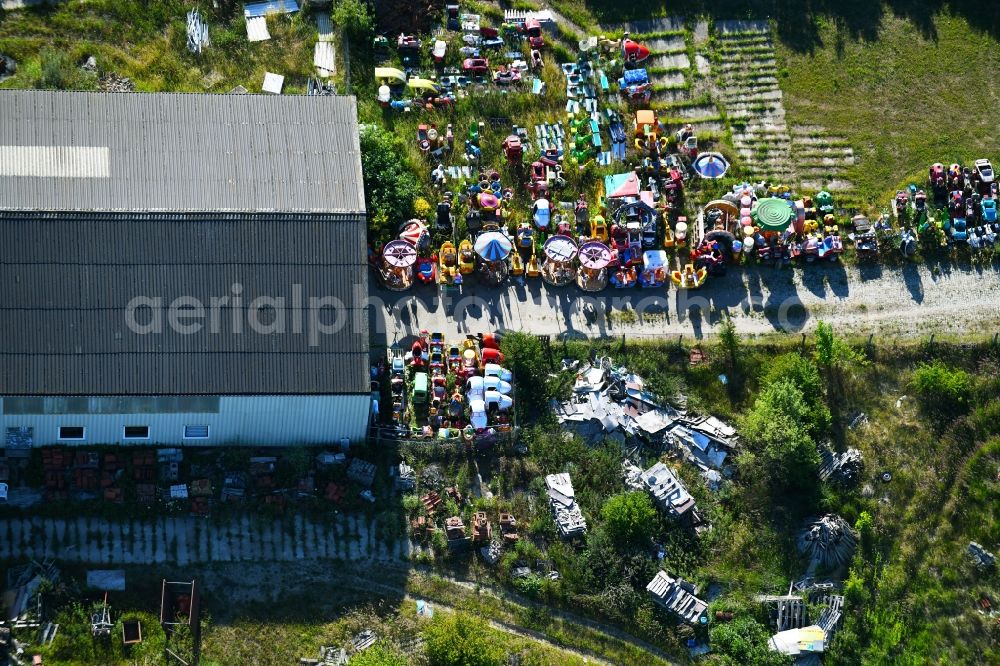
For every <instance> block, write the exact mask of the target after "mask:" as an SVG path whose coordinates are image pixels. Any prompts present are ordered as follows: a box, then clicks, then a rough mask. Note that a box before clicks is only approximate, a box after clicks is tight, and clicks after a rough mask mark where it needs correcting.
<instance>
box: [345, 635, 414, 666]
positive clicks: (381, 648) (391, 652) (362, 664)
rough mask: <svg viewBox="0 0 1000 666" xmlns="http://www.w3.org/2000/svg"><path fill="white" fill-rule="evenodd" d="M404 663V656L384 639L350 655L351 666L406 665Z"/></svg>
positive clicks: (405, 662)
mask: <svg viewBox="0 0 1000 666" xmlns="http://www.w3.org/2000/svg"><path fill="white" fill-rule="evenodd" d="M406 664H407V661H406V657H405V656H403V655H402V654H400V653H399V652H398V651H397V650H396V648H394V647H393V646H392V645H390V644H388V643H386V642H385V641H379V642H378V643H376V644H375V645H372V646H371V647H370V648H368V649H367V650H365V651H364V652H358V653H356V654H354V655H352V656H351V666H406Z"/></svg>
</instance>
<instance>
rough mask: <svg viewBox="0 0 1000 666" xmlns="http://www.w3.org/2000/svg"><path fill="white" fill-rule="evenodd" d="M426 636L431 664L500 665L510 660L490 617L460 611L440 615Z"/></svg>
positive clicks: (425, 631)
mask: <svg viewBox="0 0 1000 666" xmlns="http://www.w3.org/2000/svg"><path fill="white" fill-rule="evenodd" d="M424 639H425V640H426V650H427V660H428V662H429V663H430V665H431V666H500V665H501V664H505V663H506V661H507V660H506V658H505V654H504V649H503V647H502V643H501V642H500V641H497V640H495V639H494V636H493V632H492V631H491V630H490V628H489V626H488V625H487V624H486V621H485V620H483V619H481V618H478V617H474V616H472V615H468V614H466V613H462V612H460V611H456V612H454V613H448V614H445V613H440V614H438V615H436V616H435V617H434V620H433V621H432V622H431V624H430V625H428V627H427V629H425V630H424Z"/></svg>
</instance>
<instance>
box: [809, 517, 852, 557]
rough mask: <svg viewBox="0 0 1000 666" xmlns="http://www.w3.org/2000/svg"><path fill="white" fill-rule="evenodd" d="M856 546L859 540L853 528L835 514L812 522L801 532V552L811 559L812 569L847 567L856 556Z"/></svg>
mask: <svg viewBox="0 0 1000 666" xmlns="http://www.w3.org/2000/svg"><path fill="white" fill-rule="evenodd" d="M856 545H857V539H856V538H855V536H854V531H853V530H851V526H850V525H848V524H847V521H846V520H844V519H843V518H841V517H840V516H837V515H834V514H827V515H825V516H823V517H822V518H818V519H816V520H812V521H810V522H809V523H808V524H807V525H806V526H805V527H804V528H803V529H802V531H801V532H799V538H798V548H799V552H800V553H802V554H803V555H806V556H808V557H809V560H810V562H809V568H810V569H814V568H815V567H817V566H823V567H826V568H828V569H832V568H834V567H838V566H846V565H847V564H848V563H850V561H851V557H852V556H853V555H854V547H855V546H856Z"/></svg>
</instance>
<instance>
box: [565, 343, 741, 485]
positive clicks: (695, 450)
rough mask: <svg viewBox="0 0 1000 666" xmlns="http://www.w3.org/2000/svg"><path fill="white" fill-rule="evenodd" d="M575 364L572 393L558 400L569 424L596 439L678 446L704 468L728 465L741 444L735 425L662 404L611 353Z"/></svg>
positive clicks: (569, 364)
mask: <svg viewBox="0 0 1000 666" xmlns="http://www.w3.org/2000/svg"><path fill="white" fill-rule="evenodd" d="M575 366H576V362H575V361H564V362H563V367H564V368H566V369H576V370H577V377H576V382H575V383H574V386H573V396H572V398H571V399H570V400H568V401H566V402H563V403H561V404H560V403H558V402H555V403H553V409H554V410H555V413H556V417H557V418H558V419H559V423H560V424H561V425H562V426H563V427H564V428H566V429H567V430H570V431H572V432H574V433H576V434H577V435H579V436H580V437H582V438H583V439H584V440H586V441H588V442H590V443H597V442H599V441H601V440H603V439H605V438H610V439H614V440H617V441H618V442H620V443H621V444H622V445H628V446H630V447H631V446H649V447H651V448H652V449H654V450H655V451H663V450H671V451H676V452H677V453H678V454H680V455H681V456H682V457H684V458H685V459H686V460H688V461H689V462H691V463H692V464H694V465H696V466H698V468H699V469H701V470H702V472H703V473H705V472H708V471H710V470H721V469H723V464H724V462H725V460H726V457H727V456H728V455H729V453H730V452H731V451H732V450H733V448H734V447H735V446H736V445H737V443H738V437H737V434H736V431H735V430H734V429H733V428H732V427H731V426H729V425H728V424H726V423H723V422H722V421H720V420H719V419H717V418H715V417H712V416H695V415H691V414H688V413H687V412H685V411H680V410H677V409H674V408H673V407H671V406H670V405H666V404H663V403H661V402H660V401H659V400H658V399H657V398H656V396H654V395H653V394H652V393H650V392H649V391H647V390H646V388H645V381H644V380H643V378H642V377H640V376H639V375H636V374H634V373H630V372H629V371H628V369H627V368H624V367H620V368H615V367H614V366H613V364H612V362H611V359H609V358H607V357H605V358H601V359H596V360H595V362H594V363H592V364H590V363H588V364H584V365H583V366H580V367H575ZM713 478H717V475H715V477H713Z"/></svg>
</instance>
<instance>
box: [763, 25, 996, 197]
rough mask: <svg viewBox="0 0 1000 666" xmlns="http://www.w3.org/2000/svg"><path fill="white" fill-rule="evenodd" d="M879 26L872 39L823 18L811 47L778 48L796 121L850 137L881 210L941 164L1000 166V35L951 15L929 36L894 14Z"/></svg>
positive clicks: (863, 184)
mask: <svg viewBox="0 0 1000 666" xmlns="http://www.w3.org/2000/svg"><path fill="white" fill-rule="evenodd" d="M877 25H878V32H877V34H875V35H872V36H871V38H870V39H868V38H864V37H857V36H855V35H853V34H852V33H851V31H850V30H849V29H848V28H847V27H846V26H845V25H843V24H842V23H837V22H834V21H832V20H829V19H821V20H819V21H818V22H817V33H816V35H815V40H813V41H810V42H809V43H808V44H806V43H803V42H801V41H797V40H793V41H790V42H781V41H779V42H778V55H779V67H780V73H781V86H782V89H783V91H784V93H785V99H784V102H785V108H786V110H787V112H788V120H789V121H790V122H791V123H799V124H806V125H821V126H823V127H825V128H826V129H827V130H828V131H829V132H830V133H832V134H838V135H840V136H843V137H845V138H846V139H847V140H848V142H849V144H850V145H851V146H852V147H853V148H854V152H855V155H856V156H857V157H858V158H859V159H858V163H857V164H856V165H855V166H854V167H852V168H851V169H850V170H849V172H848V174H847V177H848V178H849V180H851V181H852V182H853V183H854V184H855V185H856V186H857V188H858V195H859V197H860V198H862V199H865V200H869V201H873V202H878V203H880V204H882V202H885V203H884V204H882V205H888V202H889V199H890V198H891V195H892V193H893V192H894V191H895V190H896V189H897V187H899V186H902V185H905V184H907V183H909V182H916V183H917V184H919V185H923V184H924V183H925V182H926V179H927V167H928V166H929V165H930V164H932V163H934V162H944V163H945V164H948V163H950V162H961V163H963V164H969V163H971V162H972V161H973V160H974V159H976V158H979V157H988V158H991V159H992V160H993V161H994V162H996V161H997V160H998V158H1000V152H998V151H997V143H998V140H1000V129H998V127H1000V126H998V124H997V109H998V108H1000V88H998V87H997V86H996V85H995V83H993V81H994V80H995V77H996V72H997V71H998V69H1000V42H998V41H997V39H996V37H995V36H994V35H992V34H989V33H987V32H983V31H981V30H979V29H977V28H976V27H974V26H973V25H970V23H969V21H968V20H967V19H965V18H964V17H960V16H954V15H950V14H947V13H941V14H938V15H936V16H934V17H933V22H932V24H931V26H930V29H929V30H928V29H927V27H926V26H920V25H919V24H917V23H915V22H914V21H911V20H909V19H905V18H898V17H896V16H894V15H893V14H892V13H891V12H889V11H886V12H885V14H883V16H882V17H881V22H880V23H878V24H877Z"/></svg>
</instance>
